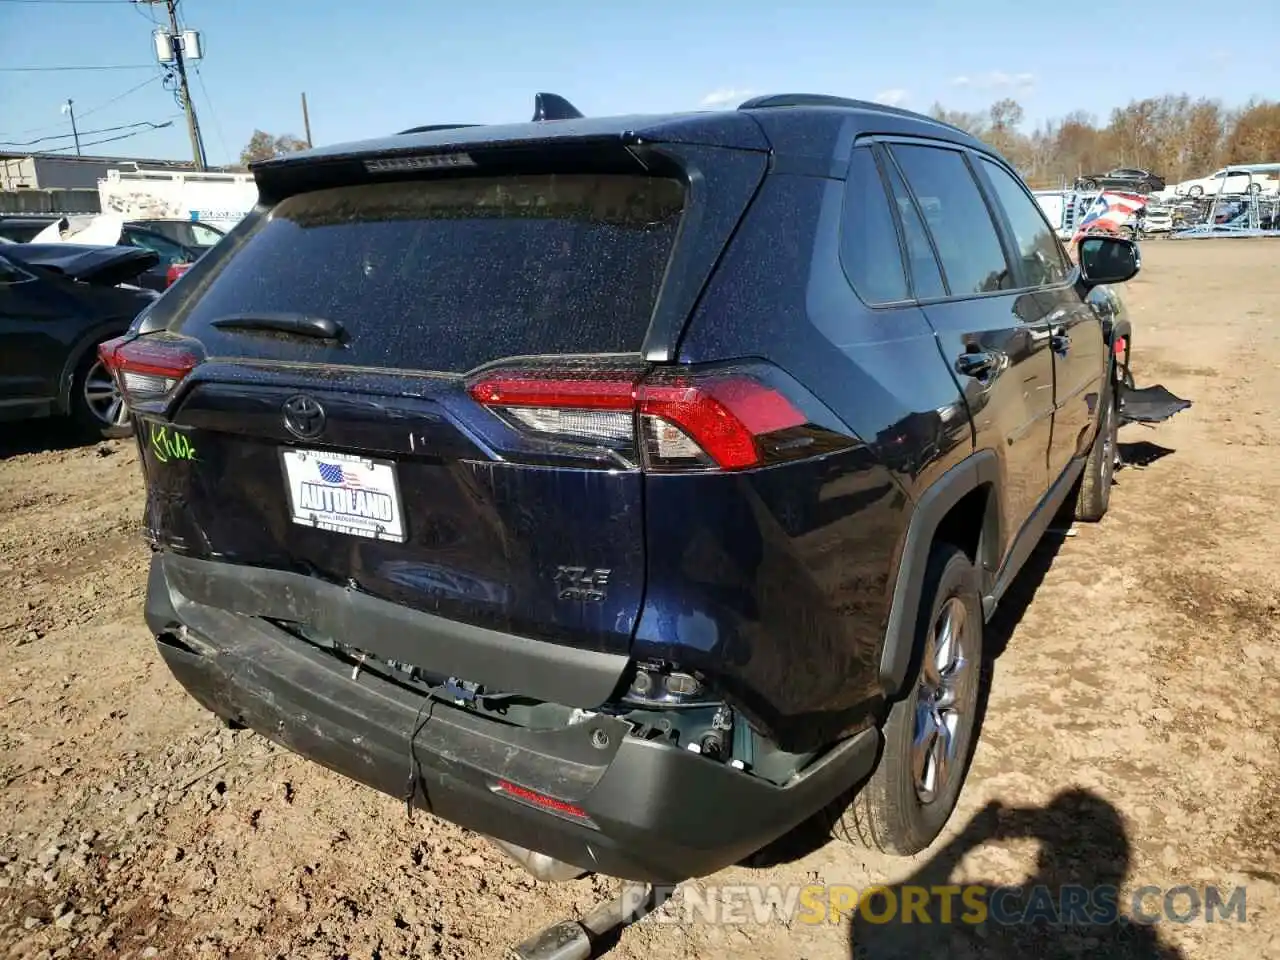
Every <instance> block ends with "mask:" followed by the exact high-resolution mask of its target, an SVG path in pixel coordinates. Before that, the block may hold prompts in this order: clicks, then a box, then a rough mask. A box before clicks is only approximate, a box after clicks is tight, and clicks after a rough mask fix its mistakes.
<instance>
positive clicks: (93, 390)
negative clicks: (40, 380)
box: [70, 344, 133, 440]
mask: <svg viewBox="0 0 1280 960" xmlns="http://www.w3.org/2000/svg"><path fill="white" fill-rule="evenodd" d="M70 407H71V410H70V412H71V420H72V422H73V423H74V424H75V425H76V429H77V430H78V431H80V432H81V433H83V434H84V435H85V436H86V437H93V438H96V439H101V440H118V439H121V438H123V437H128V436H131V435H132V434H133V422H132V420H131V418H130V416H129V411H128V409H127V408H126V407H125V406H124V400H123V398H122V397H121V396H120V390H119V388H118V387H117V386H116V385H115V381H114V380H113V379H112V378H111V376H110V375H109V374H108V373H107V372H106V369H105V368H104V367H103V366H102V361H100V360H99V359H98V347H97V344H95V345H94V346H93V348H92V349H90V350H89V352H88V354H87V355H86V356H85V357H84V358H83V359H82V360H81V361H80V366H79V367H78V368H77V369H76V375H75V377H74V379H73V380H72V381H71V404H70Z"/></svg>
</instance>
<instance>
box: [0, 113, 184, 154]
mask: <svg viewBox="0 0 1280 960" xmlns="http://www.w3.org/2000/svg"><path fill="white" fill-rule="evenodd" d="M81 116H83V114H82V115H81ZM169 123H172V121H169ZM168 125H169V124H168V123H164V124H159V123H152V122H150V121H149V120H139V121H138V122H137V123H122V124H120V125H119V126H115V127H100V128H99V129H97V130H81V131H80V135H81V136H83V137H91V136H93V135H94V134H97V133H115V132H116V131H117V130H132V129H133V128H134V127H151V128H152V129H153V130H154V129H156V128H157V127H161V126H168ZM72 136H75V134H74V133H51V134H49V136H47V137H36V138H35V139H34V140H2V141H0V144H3V145H4V146H5V147H32V146H35V145H36V144H37V143H44V142H45V141H46V140H65V139H67V137H72ZM59 149H62V148H61V147H60V148H59Z"/></svg>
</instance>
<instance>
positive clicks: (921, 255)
mask: <svg viewBox="0 0 1280 960" xmlns="http://www.w3.org/2000/svg"><path fill="white" fill-rule="evenodd" d="M886 172H887V173H888V176H889V190H890V192H891V193H892V194H893V202H894V205H895V206H896V207H897V208H898V222H899V223H901V224H902V239H903V241H904V242H905V243H906V247H907V263H908V265H909V267H910V270H911V288H912V290H913V291H914V293H915V296H916V299H917V300H933V299H936V298H938V297H945V296H946V295H947V288H946V285H945V284H944V283H943V282H942V271H941V270H939V269H938V258H937V257H935V256H934V255H933V247H932V246H930V244H929V234H928V231H926V230H925V228H924V221H923V220H921V219H920V214H919V212H918V211H917V210H916V205H915V203H914V202H913V201H912V199H911V193H910V192H909V191H908V190H907V185H906V183H905V182H904V181H903V179H902V176H901V174H899V173H898V168H897V167H895V166H894V165H893V164H888V169H887V171H886Z"/></svg>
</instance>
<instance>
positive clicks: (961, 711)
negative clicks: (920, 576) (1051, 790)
mask: <svg viewBox="0 0 1280 960" xmlns="http://www.w3.org/2000/svg"><path fill="white" fill-rule="evenodd" d="M970 629H971V626H970V624H969V610H968V608H967V607H966V606H965V604H964V601H963V600H961V599H960V598H959V597H951V598H949V599H948V600H947V602H946V603H945V604H943V606H942V609H941V610H940V611H939V612H938V616H937V618H936V619H935V620H934V624H933V629H932V631H931V632H930V635H929V640H928V642H927V643H926V645H925V650H924V662H923V666H922V669H921V671H920V681H919V690H918V694H917V697H916V714H915V731H914V736H913V737H912V742H911V769H912V774H913V775H914V778H915V788H916V795H917V796H918V797H919V798H920V801H921V802H922V803H932V802H933V801H934V800H936V799H938V798H939V797H942V796H944V795H945V794H946V793H947V788H948V786H949V785H950V783H951V781H952V779H953V778H955V777H958V776H960V775H961V772H962V771H961V770H960V767H961V766H962V764H963V760H964V758H963V757H962V756H961V754H960V751H961V750H962V749H963V744H962V743H961V740H962V733H963V725H964V724H965V723H967V722H968V721H969V720H970V719H971V718H968V717H966V716H965V712H966V711H971V710H972V709H973V702H974V698H973V696H972V693H973V684H974V683H975V681H976V675H977V670H976V666H975V665H974V664H973V663H972V662H971V659H970V654H971V650H970V647H971V642H970V639H969V636H970V634H969V631H970Z"/></svg>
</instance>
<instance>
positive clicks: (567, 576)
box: [555, 567, 611, 601]
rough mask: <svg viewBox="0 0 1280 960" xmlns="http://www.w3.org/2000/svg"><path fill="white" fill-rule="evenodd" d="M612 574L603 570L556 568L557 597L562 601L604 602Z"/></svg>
mask: <svg viewBox="0 0 1280 960" xmlns="http://www.w3.org/2000/svg"><path fill="white" fill-rule="evenodd" d="M610 572H611V571H609V570H607V569H603V568H596V569H595V570H588V569H587V568H586V567H556V575H555V583H556V591H557V592H556V596H557V597H559V598H560V599H561V600H593V601H600V600H603V599H604V598H605V594H606V593H607V592H608V587H609V574H610Z"/></svg>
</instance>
